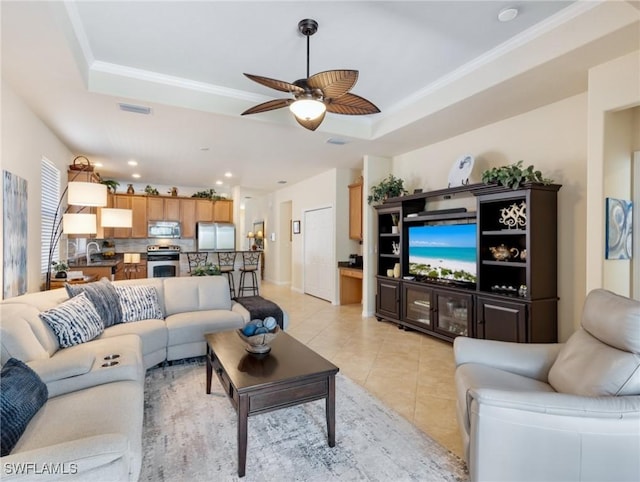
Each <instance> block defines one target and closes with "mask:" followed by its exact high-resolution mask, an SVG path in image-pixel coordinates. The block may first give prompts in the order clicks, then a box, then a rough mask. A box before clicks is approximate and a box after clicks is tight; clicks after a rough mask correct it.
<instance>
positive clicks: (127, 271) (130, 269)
mask: <svg viewBox="0 0 640 482" xmlns="http://www.w3.org/2000/svg"><path fill="white" fill-rule="evenodd" d="M122 276H123V279H144V278H146V277H147V260H146V259H140V262H139V263H135V264H125V265H124V269H123V272H122Z"/></svg>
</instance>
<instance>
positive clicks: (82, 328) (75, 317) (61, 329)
mask: <svg viewBox="0 0 640 482" xmlns="http://www.w3.org/2000/svg"><path fill="white" fill-rule="evenodd" d="M40 318H42V319H43V320H44V321H46V322H47V323H48V324H49V326H51V328H53V331H54V332H55V334H56V336H57V337H58V342H59V343H60V346H61V347H62V348H68V347H70V346H74V345H78V344H80V343H85V342H87V341H89V340H93V339H94V338H95V337H96V336H98V335H99V334H100V333H102V332H103V331H104V325H103V324H102V320H101V319H100V315H98V312H97V311H96V308H95V306H93V303H91V301H90V300H89V298H88V297H87V294H86V293H80V294H79V295H78V296H75V297H73V298H71V299H70V300H67V301H65V302H64V303H62V304H61V305H60V306H57V307H55V308H51V309H50V310H47V311H44V312H42V313H40Z"/></svg>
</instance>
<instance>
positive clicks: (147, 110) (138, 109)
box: [118, 103, 151, 115]
mask: <svg viewBox="0 0 640 482" xmlns="http://www.w3.org/2000/svg"><path fill="white" fill-rule="evenodd" d="M118 107H120V110H122V111H124V112H133V113H134V114H144V115H149V114H151V107H145V106H144V105H134V104H122V103H118Z"/></svg>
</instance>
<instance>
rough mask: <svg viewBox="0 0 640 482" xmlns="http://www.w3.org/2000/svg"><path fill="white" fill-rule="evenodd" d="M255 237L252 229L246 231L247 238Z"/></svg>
mask: <svg viewBox="0 0 640 482" xmlns="http://www.w3.org/2000/svg"><path fill="white" fill-rule="evenodd" d="M255 237H256V235H255V234H253V231H249V232H248V233H247V238H255Z"/></svg>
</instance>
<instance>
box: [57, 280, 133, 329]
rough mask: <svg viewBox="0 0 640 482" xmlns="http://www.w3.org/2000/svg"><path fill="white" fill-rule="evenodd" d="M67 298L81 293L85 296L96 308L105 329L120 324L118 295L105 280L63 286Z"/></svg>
mask: <svg viewBox="0 0 640 482" xmlns="http://www.w3.org/2000/svg"><path fill="white" fill-rule="evenodd" d="M65 288H66V289H67V294H68V295H69V297H71V298H72V297H74V296H76V295H78V294H80V293H82V292H85V293H87V296H88V297H89V299H90V300H91V302H92V303H93V306H95V307H96V311H97V312H98V314H99V315H100V318H101V319H102V324H103V325H104V327H105V328H109V327H110V326H113V325H117V324H118V323H122V310H121V309H120V302H119V300H118V293H117V292H116V289H115V288H114V287H113V285H112V284H111V281H109V280H108V279H107V278H102V279H101V280H100V281H96V282H94V283H86V284H77V285H72V284H69V283H66V284H65Z"/></svg>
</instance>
